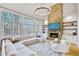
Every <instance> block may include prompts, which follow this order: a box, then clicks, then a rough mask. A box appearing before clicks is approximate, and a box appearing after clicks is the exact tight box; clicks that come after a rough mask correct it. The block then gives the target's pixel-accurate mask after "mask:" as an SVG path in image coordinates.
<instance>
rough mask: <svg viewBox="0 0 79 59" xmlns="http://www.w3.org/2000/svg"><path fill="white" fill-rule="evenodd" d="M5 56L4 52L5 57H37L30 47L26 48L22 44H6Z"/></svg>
mask: <svg viewBox="0 0 79 59" xmlns="http://www.w3.org/2000/svg"><path fill="white" fill-rule="evenodd" d="M3 50H5V55H4V54H3V52H2V55H3V56H35V55H37V54H36V53H35V52H33V51H32V50H31V49H29V48H28V47H26V46H24V45H23V44H22V43H15V44H12V43H11V42H7V43H6V42H5V47H4V48H3Z"/></svg>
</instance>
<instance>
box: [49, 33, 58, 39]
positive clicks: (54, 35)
mask: <svg viewBox="0 0 79 59" xmlns="http://www.w3.org/2000/svg"><path fill="white" fill-rule="evenodd" d="M50 37H52V38H58V33H50Z"/></svg>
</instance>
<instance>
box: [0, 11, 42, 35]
mask: <svg viewBox="0 0 79 59" xmlns="http://www.w3.org/2000/svg"><path fill="white" fill-rule="evenodd" d="M1 20H2V23H3V28H4V29H3V33H4V34H3V35H4V36H15V35H34V36H36V35H37V33H40V32H42V31H41V30H42V22H40V21H37V19H33V18H31V17H27V16H24V17H23V16H18V15H15V14H13V13H10V12H5V11H1Z"/></svg>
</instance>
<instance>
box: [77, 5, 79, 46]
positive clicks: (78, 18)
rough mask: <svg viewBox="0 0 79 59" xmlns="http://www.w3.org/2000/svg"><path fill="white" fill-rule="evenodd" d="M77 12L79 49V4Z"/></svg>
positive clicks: (78, 42)
mask: <svg viewBox="0 0 79 59" xmlns="http://www.w3.org/2000/svg"><path fill="white" fill-rule="evenodd" d="M77 12H78V14H77V16H78V17H77V24H78V26H77V29H78V30H77V33H78V37H77V38H78V41H77V44H78V47H79V4H77Z"/></svg>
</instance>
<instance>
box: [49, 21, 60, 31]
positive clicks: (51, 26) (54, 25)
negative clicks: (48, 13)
mask: <svg viewBox="0 0 79 59" xmlns="http://www.w3.org/2000/svg"><path fill="white" fill-rule="evenodd" d="M48 29H50V30H58V29H60V23H59V22H54V23H50V24H48Z"/></svg>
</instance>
